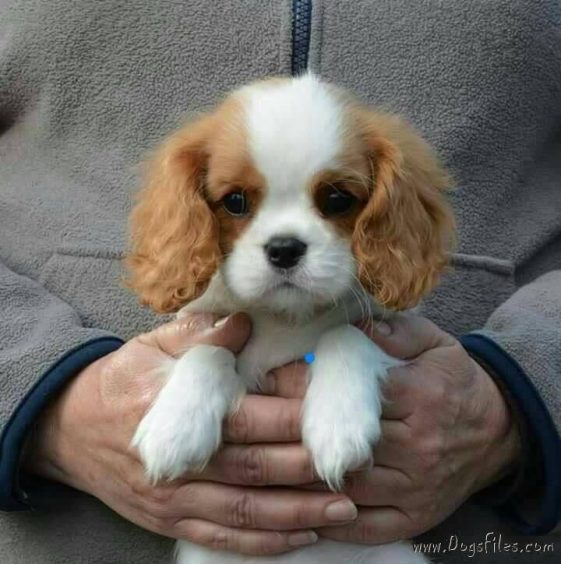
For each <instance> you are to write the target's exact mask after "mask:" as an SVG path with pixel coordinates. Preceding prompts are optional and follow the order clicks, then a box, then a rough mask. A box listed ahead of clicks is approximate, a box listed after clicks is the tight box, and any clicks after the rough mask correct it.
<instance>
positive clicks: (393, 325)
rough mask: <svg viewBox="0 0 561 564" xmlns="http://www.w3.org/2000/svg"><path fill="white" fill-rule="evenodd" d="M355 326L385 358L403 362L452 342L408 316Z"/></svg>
mask: <svg viewBox="0 0 561 564" xmlns="http://www.w3.org/2000/svg"><path fill="white" fill-rule="evenodd" d="M358 326H359V328H360V329H361V330H362V331H364V333H365V334H366V335H368V337H370V338H371V339H372V340H373V341H374V342H375V343H376V344H378V345H380V347H382V348H383V349H384V350H385V351H386V352H387V353H388V354H390V355H391V356H393V357H395V358H399V359H403V360H406V359H411V358H415V357H417V356H419V355H420V354H422V353H423V352H425V351H427V350H429V349H433V348H435V347H438V346H448V345H453V344H454V343H455V342H456V341H455V339H454V338H453V337H452V336H451V335H449V334H448V333H445V332H444V331H442V330H441V329H440V328H439V327H437V326H436V325H435V324H434V323H432V322H431V321H429V320H428V319H426V318H424V317H421V316H420V315H415V314H412V313H407V314H405V313H400V314H396V315H394V316H393V317H391V318H389V319H385V320H383V321H376V320H363V321H362V322H361V323H360V324H359V325H358Z"/></svg>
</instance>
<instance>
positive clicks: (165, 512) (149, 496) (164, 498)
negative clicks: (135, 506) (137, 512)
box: [143, 486, 175, 526]
mask: <svg viewBox="0 0 561 564" xmlns="http://www.w3.org/2000/svg"><path fill="white" fill-rule="evenodd" d="M143 497H144V503H143V506H144V510H145V511H146V512H147V513H149V514H150V515H152V516H153V517H155V518H156V519H157V520H159V521H162V522H163V524H164V526H167V521H168V520H169V519H171V518H173V517H174V515H175V511H174V504H173V490H171V489H170V488H165V487H158V486H156V487H154V488H151V489H150V490H147V491H146V493H145V494H144V496H143Z"/></svg>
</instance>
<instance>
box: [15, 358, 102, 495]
mask: <svg viewBox="0 0 561 564" xmlns="http://www.w3.org/2000/svg"><path fill="white" fill-rule="evenodd" d="M106 358H107V357H102V358H100V359H98V360H96V361H94V362H93V363H92V364H90V365H89V366H87V367H86V368H84V369H83V370H82V371H81V372H79V373H78V374H77V375H76V377H74V378H73V379H72V380H71V381H70V382H69V383H68V384H67V385H66V387H65V388H63V389H62V390H61V392H60V393H59V394H58V395H57V396H56V397H55V398H53V400H52V401H51V402H50V404H49V405H47V406H46V407H45V409H44V410H43V411H42V412H41V413H40V415H39V417H38V418H37V421H36V422H35V424H34V426H33V428H32V430H31V432H30V433H29V435H28V437H27V440H26V443H25V445H24V449H23V452H22V462H21V465H22V468H23V470H24V471H26V472H28V473H30V474H34V475H36V476H40V477H42V478H47V479H49V480H52V481H56V482H60V483H62V484H65V485H68V486H72V487H75V488H77V489H82V490H84V489H85V488H84V487H82V484H81V483H80V481H79V479H78V477H77V476H76V475H75V472H73V463H74V462H75V458H76V453H75V448H73V443H72V437H73V431H74V430H75V429H76V428H77V427H79V426H80V425H81V413H82V411H83V401H81V397H82V396H83V395H84V394H83V393H82V390H83V388H84V386H83V383H84V381H86V380H89V379H90V378H91V377H95V373H96V372H97V371H98V370H99V365H100V364H102V363H104V362H105V361H106ZM82 399H84V398H82Z"/></svg>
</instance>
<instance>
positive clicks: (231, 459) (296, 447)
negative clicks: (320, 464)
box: [189, 443, 318, 486]
mask: <svg viewBox="0 0 561 564" xmlns="http://www.w3.org/2000/svg"><path fill="white" fill-rule="evenodd" d="M189 479H193V480H196V479H201V480H212V481H218V482H224V483H227V484H241V485H248V486H266V485H284V486H290V485H300V484H308V483H310V482H313V481H315V480H317V479H318V478H317V476H316V474H315V472H314V468H313V463H312V460H311V457H310V455H309V453H308V451H307V450H306V449H305V448H304V447H302V445H300V444H299V443H293V444H280V445H266V444H259V445H252V446H245V445H244V446H242V445H225V446H224V447H223V448H222V449H220V450H219V451H218V453H217V454H216V455H215V456H214V457H213V458H212V459H211V461H210V463H209V464H208V466H207V467H206V468H205V471H204V472H203V473H202V474H199V475H193V476H189Z"/></svg>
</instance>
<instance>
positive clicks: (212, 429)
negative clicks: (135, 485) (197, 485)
mask: <svg viewBox="0 0 561 564" xmlns="http://www.w3.org/2000/svg"><path fill="white" fill-rule="evenodd" d="M195 421H196V422H197V423H196V425H195V426H192V425H191V424H189V422H195ZM221 428H222V419H221V417H220V418H219V414H216V413H212V412H209V411H208V410H205V409H204V408H203V409H200V408H197V407H196V406H190V407H189V408H187V407H185V406H184V407H183V409H181V410H180V412H179V411H177V412H175V413H174V407H173V405H170V404H169V402H166V401H160V400H158V401H156V403H155V404H154V405H153V406H152V408H151V409H150V411H149V412H148V413H147V414H146V415H145V416H144V418H143V419H142V421H141V422H140V425H139V426H138V428H137V430H136V433H135V435H134V438H133V442H132V445H133V446H134V447H136V448H137V449H138V452H139V453H140V458H141V460H142V463H143V464H144V468H145V470H146V475H147V477H148V478H149V479H150V480H151V481H152V482H157V481H159V480H161V479H169V480H173V479H175V478H178V477H179V476H181V475H182V474H184V473H185V472H201V471H202V470H203V469H204V467H205V466H206V464H207V462H208V460H209V459H210V457H211V456H212V455H213V453H214V452H215V451H216V449H217V448H218V446H219V445H220V440H221Z"/></svg>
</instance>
